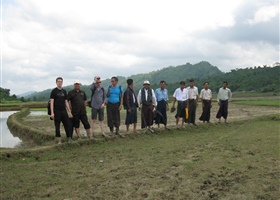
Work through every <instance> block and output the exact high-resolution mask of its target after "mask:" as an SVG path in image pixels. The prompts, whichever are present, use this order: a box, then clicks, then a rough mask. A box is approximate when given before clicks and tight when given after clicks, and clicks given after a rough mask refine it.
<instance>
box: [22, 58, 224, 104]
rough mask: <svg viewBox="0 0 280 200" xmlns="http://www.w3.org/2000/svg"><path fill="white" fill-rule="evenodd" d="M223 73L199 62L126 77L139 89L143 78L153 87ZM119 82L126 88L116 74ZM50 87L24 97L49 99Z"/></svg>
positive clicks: (206, 63)
mask: <svg viewBox="0 0 280 200" xmlns="http://www.w3.org/2000/svg"><path fill="white" fill-rule="evenodd" d="M223 74H224V73H223V72H222V71H220V70H219V69H218V68H217V67H215V66H213V65H211V64H210V63H209V62H205V61H202V62H199V63H197V64H194V65H192V64H190V63H186V64H185V65H179V66H169V67H166V68H163V69H160V70H157V71H152V72H149V73H145V74H143V73H140V74H136V75H131V76H129V77H127V78H132V79H133V80H134V83H135V90H136V91H137V90H139V89H140V88H141V87H142V84H143V81H144V80H149V81H150V83H151V85H152V86H153V87H157V85H158V83H159V82H160V80H165V81H166V82H167V83H168V84H172V83H174V84H175V83H176V84H177V83H179V82H180V81H181V80H186V79H190V78H198V77H201V78H207V77H209V76H214V75H223ZM118 78H119V84H120V85H121V86H122V87H123V88H126V79H127V78H126V77H123V76H118ZM110 84H111V82H110V79H106V80H103V81H102V85H103V87H105V88H108V86H109V85H110ZM81 88H82V90H84V91H85V92H86V94H87V96H89V95H90V90H89V88H88V85H82V86H81ZM64 89H65V90H66V91H69V90H72V89H73V86H72V85H70V86H65V87H64ZM50 92H51V89H47V90H44V91H41V92H35V93H33V94H31V95H28V96H26V97H25V98H29V99H30V100H34V101H46V100H47V99H49V96H50Z"/></svg>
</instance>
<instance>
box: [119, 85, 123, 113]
mask: <svg viewBox="0 0 280 200" xmlns="http://www.w3.org/2000/svg"><path fill="white" fill-rule="evenodd" d="M122 106H123V91H122V88H121V87H120V107H119V110H121V109H122Z"/></svg>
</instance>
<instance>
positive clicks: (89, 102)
mask: <svg viewBox="0 0 280 200" xmlns="http://www.w3.org/2000/svg"><path fill="white" fill-rule="evenodd" d="M101 90H102V92H103V101H104V94H105V90H104V88H103V87H101ZM95 91H96V86H95V87H94V88H93V90H92V92H91V97H90V100H88V101H87V106H88V107H90V108H91V100H92V97H93V95H94V93H95Z"/></svg>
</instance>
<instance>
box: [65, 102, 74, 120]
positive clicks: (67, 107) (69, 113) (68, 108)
mask: <svg viewBox="0 0 280 200" xmlns="http://www.w3.org/2000/svg"><path fill="white" fill-rule="evenodd" d="M65 105H66V109H67V111H68V116H69V118H72V117H73V115H72V113H71V109H70V106H69V102H68V100H67V99H66V100H65Z"/></svg>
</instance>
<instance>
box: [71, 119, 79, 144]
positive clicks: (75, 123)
mask: <svg viewBox="0 0 280 200" xmlns="http://www.w3.org/2000/svg"><path fill="white" fill-rule="evenodd" d="M70 120H71V119H70ZM72 126H73V127H74V128H75V132H76V135H77V136H78V138H79V139H80V137H81V134H80V115H78V114H75V115H73V118H72ZM70 131H71V129H70Z"/></svg>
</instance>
